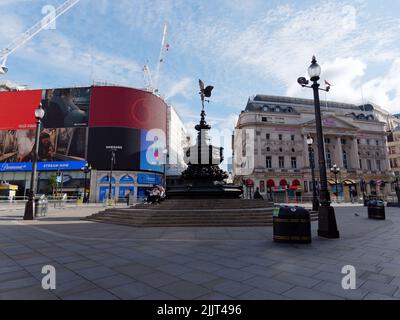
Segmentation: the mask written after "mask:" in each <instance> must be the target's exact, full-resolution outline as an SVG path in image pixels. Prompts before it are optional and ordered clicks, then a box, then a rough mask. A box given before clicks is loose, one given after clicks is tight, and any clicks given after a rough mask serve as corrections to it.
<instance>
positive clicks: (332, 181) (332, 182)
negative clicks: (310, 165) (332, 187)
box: [328, 179, 336, 184]
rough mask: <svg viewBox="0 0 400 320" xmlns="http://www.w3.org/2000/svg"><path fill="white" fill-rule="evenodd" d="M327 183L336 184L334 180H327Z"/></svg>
mask: <svg viewBox="0 0 400 320" xmlns="http://www.w3.org/2000/svg"><path fill="white" fill-rule="evenodd" d="M328 183H329V184H336V181H335V180H332V179H329V180H328Z"/></svg>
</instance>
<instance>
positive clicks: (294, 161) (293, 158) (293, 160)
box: [291, 157, 297, 169]
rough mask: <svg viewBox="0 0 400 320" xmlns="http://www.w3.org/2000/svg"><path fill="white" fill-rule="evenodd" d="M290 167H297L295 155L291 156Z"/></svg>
mask: <svg viewBox="0 0 400 320" xmlns="http://www.w3.org/2000/svg"><path fill="white" fill-rule="evenodd" d="M291 163H292V169H297V158H296V157H292V161H291Z"/></svg>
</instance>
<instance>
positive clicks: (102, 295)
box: [63, 288, 118, 301]
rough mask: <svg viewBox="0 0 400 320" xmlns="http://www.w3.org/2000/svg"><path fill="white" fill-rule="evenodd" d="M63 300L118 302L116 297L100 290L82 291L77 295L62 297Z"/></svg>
mask: <svg viewBox="0 0 400 320" xmlns="http://www.w3.org/2000/svg"><path fill="white" fill-rule="evenodd" d="M63 299H64V300H96V301H97V300H118V297H116V296H115V295H113V294H111V293H110V292H108V291H106V290H102V289H98V288H96V289H93V290H89V291H82V292H80V293H77V294H73V295H69V296H64V297H63Z"/></svg>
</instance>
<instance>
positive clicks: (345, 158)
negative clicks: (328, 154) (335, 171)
mask: <svg viewBox="0 0 400 320" xmlns="http://www.w3.org/2000/svg"><path fill="white" fill-rule="evenodd" d="M343 166H344V167H345V169H348V167H349V164H348V161H347V152H346V151H345V150H344V151H343Z"/></svg>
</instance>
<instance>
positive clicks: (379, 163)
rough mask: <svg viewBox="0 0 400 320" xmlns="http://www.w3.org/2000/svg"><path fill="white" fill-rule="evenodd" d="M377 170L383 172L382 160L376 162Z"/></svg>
mask: <svg viewBox="0 0 400 320" xmlns="http://www.w3.org/2000/svg"><path fill="white" fill-rule="evenodd" d="M376 170H378V171H382V166H381V160H376Z"/></svg>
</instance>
